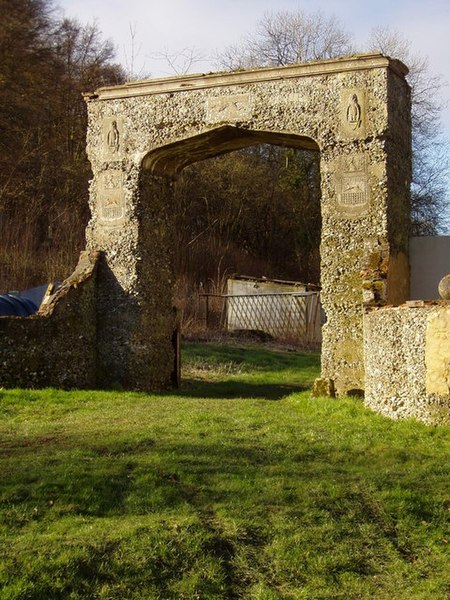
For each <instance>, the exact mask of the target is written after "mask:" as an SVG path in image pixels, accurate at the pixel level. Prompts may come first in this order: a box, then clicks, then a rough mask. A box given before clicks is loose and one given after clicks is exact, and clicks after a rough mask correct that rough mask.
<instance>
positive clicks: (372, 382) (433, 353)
mask: <svg viewBox="0 0 450 600" xmlns="http://www.w3.org/2000/svg"><path fill="white" fill-rule="evenodd" d="M416 304H417V306H414V303H410V304H409V305H408V303H407V304H406V305H403V306H400V307H397V308H392V307H390V308H387V307H386V308H379V309H373V310H372V311H370V312H368V313H367V314H366V315H365V316H364V346H365V369H366V394H365V403H366V405H367V406H369V407H370V408H371V409H373V410H375V411H377V412H380V413H382V414H384V415H386V416H388V417H391V418H397V419H398V418H406V417H414V418H417V419H420V420H421V421H424V422H425V423H428V424H437V423H450V335H449V331H450V302H448V301H441V302H427V303H424V302H418V303H416Z"/></svg>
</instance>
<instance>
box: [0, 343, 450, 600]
mask: <svg viewBox="0 0 450 600" xmlns="http://www.w3.org/2000/svg"><path fill="white" fill-rule="evenodd" d="M184 356H185V369H184V371H185V383H184V384H183V387H182V389H181V390H179V391H178V392H173V393H166V394H155V395H148V394H140V393H128V392H99V391H92V392H85V391H83V392H80V391H74V392H61V391H58V390H43V391H24V390H12V391H6V390H0V411H1V419H0V473H1V483H0V485H1V505H0V511H1V513H0V517H1V518H0V534H1V539H0V557H1V567H0V589H1V591H0V599H1V600H6V599H30V600H38V599H43V600H44V599H45V600H50V599H56V598H57V599H64V600H66V599H83V600H85V599H91V598H92V599H94V598H95V599H125V600H128V599H130V600H131V599H138V598H139V599H146V600H150V599H161V600H169V599H172V598H174V599H178V598H179V599H192V600H195V599H207V598H208V599H209V598H210V599H221V598H224V599H225V598H231V599H233V598H248V599H261V600H262V599H264V600H271V599H281V598H286V599H308V600H319V599H323V600H325V599H326V600H328V599H342V600H351V599H355V600H364V599H371V600H383V599H389V600H403V599H404V600H417V599H423V600H425V599H426V600H445V599H446V598H449V597H450V559H449V552H448V550H449V542H450V533H449V531H448V528H446V526H448V517H449V516H450V512H449V510H450V504H449V490H448V484H449V460H448V459H449V450H450V429H449V428H445V427H435V428H431V427H426V426H425V425H423V424H421V423H417V422H413V421H402V422H395V421H390V420H388V419H386V418H384V417H381V416H379V415H375V414H373V413H371V412H369V411H368V410H366V409H365V408H364V407H363V405H362V403H361V401H360V400H355V399H339V400H331V399H315V400H312V399H310V398H309V394H308V392H307V391H304V390H305V389H306V388H307V387H308V386H310V385H311V383H312V381H313V379H314V378H315V376H316V375H317V374H318V370H319V367H318V357H317V356H315V355H310V354H301V353H296V352H283V351H277V350H268V349H261V348H259V349H258V348H257V347H249V346H247V347H238V346H219V345H212V344H192V343H191V344H188V345H187V346H186V348H185V349H184Z"/></svg>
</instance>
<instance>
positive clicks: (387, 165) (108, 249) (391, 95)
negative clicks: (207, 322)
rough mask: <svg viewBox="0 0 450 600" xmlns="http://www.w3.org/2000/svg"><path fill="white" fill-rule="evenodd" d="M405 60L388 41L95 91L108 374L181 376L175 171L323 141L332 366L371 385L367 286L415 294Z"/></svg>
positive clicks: (92, 131)
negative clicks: (261, 148) (174, 287)
mask: <svg viewBox="0 0 450 600" xmlns="http://www.w3.org/2000/svg"><path fill="white" fill-rule="evenodd" d="M406 73H407V69H406V67H405V66H404V65H403V64H402V63H400V62H399V61H396V60H392V59H389V58H386V57H384V56H382V55H380V54H368V55H359V56H355V57H351V58H342V59H337V60H329V61H322V62H316V63H309V64H306V65H295V66H289V67H281V68H266V69H255V70H251V71H238V72H232V73H216V74H209V75H188V76H183V77H173V78H165V79H160V80H151V81H147V82H137V83H130V84H126V85H123V86H117V87H113V88H103V89H100V90H98V91H97V92H96V93H95V94H90V95H87V96H86V100H87V105H88V113H89V129H88V155H89V158H90V161H91V164H92V170H93V174H94V178H93V181H92V183H91V195H90V205H91V211H92V218H91V221H90V223H89V226H88V229H87V242H88V248H89V249H95V250H100V251H102V256H103V259H102V264H101V265H100V270H99V276H98V319H97V323H98V359H99V373H100V376H99V383H110V382H111V381H116V382H118V383H120V384H122V385H123V386H125V387H131V388H138V389H154V388H157V387H161V386H165V385H168V384H169V383H170V379H171V371H172V366H173V354H172V352H173V351H172V345H171V338H172V331H173V327H174V314H173V310H172V306H171V284H172V281H171V279H172V274H171V269H170V254H171V235H170V231H171V226H172V225H171V213H170V193H171V184H172V181H173V180H174V178H175V177H176V175H177V173H178V172H180V171H181V170H182V169H183V168H184V167H185V166H186V165H188V164H190V163H192V162H195V161H197V160H199V159H203V158H208V157H210V156H214V155H217V154H220V153H223V152H227V151H230V150H233V149H237V148H242V147H244V146H248V145H252V144H255V143H260V142H265V141H268V142H270V143H275V144H280V145H286V146H293V147H303V148H310V149H315V150H320V154H321V192H322V200H321V210H322V241H321V274H322V275H321V279H322V280H321V285H322V303H323V306H324V309H325V312H326V314H327V323H326V325H325V327H324V332H323V349H322V376H323V377H324V378H327V379H331V380H333V382H334V385H335V388H336V390H337V392H338V393H344V392H346V391H348V390H352V389H363V388H364V362H363V334H362V317H363V299H364V301H365V302H366V303H370V302H391V303H399V302H402V301H403V300H405V299H406V298H407V295H408V264H407V248H408V233H409V227H408V223H409V184H410V178H411V164H410V163H411V150H410V145H411V143H410V96H409V88H408V85H407V83H406V81H405V75H406Z"/></svg>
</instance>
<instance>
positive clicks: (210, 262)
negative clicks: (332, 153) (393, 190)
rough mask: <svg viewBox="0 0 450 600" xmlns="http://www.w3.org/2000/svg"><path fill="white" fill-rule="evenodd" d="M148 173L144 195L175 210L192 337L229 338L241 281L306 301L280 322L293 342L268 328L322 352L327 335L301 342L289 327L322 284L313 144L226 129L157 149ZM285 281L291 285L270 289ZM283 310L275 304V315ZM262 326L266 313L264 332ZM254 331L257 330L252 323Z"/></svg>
mask: <svg viewBox="0 0 450 600" xmlns="http://www.w3.org/2000/svg"><path fill="white" fill-rule="evenodd" d="M143 166H144V170H145V171H144V173H145V174H144V175H143V178H142V185H141V194H142V195H145V194H147V193H150V194H151V195H152V199H151V201H152V203H154V197H155V194H158V195H159V196H161V195H163V196H164V197H165V200H164V201H163V203H162V204H161V205H160V208H161V210H162V208H163V206H165V211H167V217H168V221H170V222H171V227H172V232H173V234H172V252H171V260H172V261H173V269H174V278H173V280H174V281H175V285H174V286H173V288H174V303H175V305H176V306H178V308H181V309H182V315H183V323H182V324H183V328H184V330H185V331H186V329H190V330H191V331H194V332H195V330H197V331H198V330H200V329H220V330H222V331H223V330H227V329H229V327H230V319H229V315H228V317H227V310H228V312H229V306H228V303H229V302H231V300H228V298H229V297H230V279H233V278H235V277H236V276H238V278H244V279H248V280H249V279H251V280H253V282H254V285H253V286H252V287H253V288H258V287H259V286H260V285H261V284H259V283H258V280H260V281H263V282H264V285H263V286H262V290H264V291H265V295H266V296H267V294H268V293H272V294H273V296H275V295H276V292H278V293H283V294H287V293H288V291H289V289H291V291H292V292H294V293H296V294H297V296H296V297H295V298H294V299H293V300H292V302H294V300H295V307H293V308H292V307H291V308H290V309H289V310H290V314H289V315H287V316H286V315H285V314H283V316H281V317H280V316H275V319H278V321H279V320H280V319H281V320H284V321H285V324H284V336H283V333H282V332H281V331H280V330H279V323H278V328H277V327H275V328H274V327H272V328H271V327H270V324H269V325H268V326H267V327H265V328H266V329H267V330H268V331H266V333H268V334H269V335H268V336H267V337H268V338H269V337H272V334H274V333H275V335H276V336H277V337H278V338H281V337H284V338H285V339H290V340H291V341H293V340H296V341H297V342H302V343H303V345H306V344H308V345H309V346H310V347H312V345H313V344H314V347H315V348H317V347H318V345H319V344H318V339H317V335H316V336H315V338H314V340H312V339H311V337H310V333H308V336H309V337H306V336H305V339H303V340H300V339H299V337H298V336H299V331H300V328H299V326H298V325H297V324H296V323H294V324H290V323H287V321H288V320H289V321H291V320H292V314H291V313H292V312H293V311H294V312H296V311H297V313H298V311H299V309H298V303H299V300H300V298H299V293H300V291H311V290H312V289H314V290H318V288H319V285H320V253H319V243H320V234H321V211H320V153H319V148H318V146H317V144H316V143H315V142H314V141H313V140H312V139H311V138H307V137H304V136H297V135H292V134H284V133H276V132H275V133H274V132H259V131H258V132H255V131H247V130H244V129H239V128H237V127H230V126H225V127H221V128H219V129H215V130H213V131H209V132H206V133H205V134H202V135H199V136H196V137H194V138H188V139H185V140H181V141H179V142H176V143H174V144H170V145H167V146H164V147H162V148H159V149H157V150H154V151H152V152H151V153H149V154H148V155H147V156H146V158H145V159H144V161H143ZM149 200H150V198H149ZM148 225H149V226H151V223H148ZM281 281H283V282H285V285H284V286H280V285H276V284H275V285H274V286H273V287H272V289H270V288H269V289H268V288H267V287H266V283H269V282H277V283H278V284H279V283H280V282H281ZM289 282H292V284H294V283H295V284H296V285H292V286H291V288H290V287H289ZM300 283H303V284H305V287H301V286H300V285H299V284H300ZM264 291H263V293H264ZM241 293H242V292H241ZM244 293H245V292H244ZM251 293H252V294H253V293H255V291H254V290H252V292H251ZM256 293H258V292H256ZM284 300H285V299H283V306H284V305H285V304H286V303H285V301H284ZM255 301H256V300H255V299H252V302H253V303H254V302H255ZM265 301H266V302H267V297H266V298H265ZM280 302H281V301H280V300H278V299H276V298H274V299H273V300H272V301H271V308H270V311H271V312H273V310H274V308H273V307H274V306H277V307H280ZM277 303H278V304H277ZM296 307H297V308H296ZM242 310H246V311H248V310H249V309H248V306H247V308H246V309H242ZM251 310H253V311H255V309H254V308H252V309H251ZM279 310H281V308H279ZM283 310H286V309H284V308H283ZM270 311H269V312H270ZM256 312H258V314H259V312H260V309H257V310H256ZM267 318H269V317H267ZM263 320H264V322H266V317H264V319H263ZM260 321H261V315H260V314H259V321H258V319H257V322H256V323H255V325H254V329H255V330H259V329H260V327H261V328H262V326H261V325H260ZM245 327H246V328H251V324H250V325H249V323H248V320H247V323H246V325H245ZM234 329H236V323H234ZM294 331H295V332H294ZM319 336H320V331H319ZM319 339H320V338H319Z"/></svg>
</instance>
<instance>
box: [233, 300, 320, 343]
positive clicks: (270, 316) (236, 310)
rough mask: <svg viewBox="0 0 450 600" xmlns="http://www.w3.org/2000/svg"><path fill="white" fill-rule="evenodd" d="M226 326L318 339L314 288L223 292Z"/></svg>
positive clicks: (284, 336) (317, 317) (317, 309)
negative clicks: (228, 293)
mask: <svg viewBox="0 0 450 600" xmlns="http://www.w3.org/2000/svg"><path fill="white" fill-rule="evenodd" d="M224 297H225V298H226V304H227V319H226V322H227V328H228V330H229V331H233V330H238V329H239V330H259V331H265V332H266V333H269V334H270V335H272V336H273V337H276V338H289V339H295V340H302V341H305V342H308V343H309V342H317V343H319V342H320V340H321V333H320V300H319V294H318V293H317V292H293V293H287V292H283V293H264V294H239V295H225V296H224Z"/></svg>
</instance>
